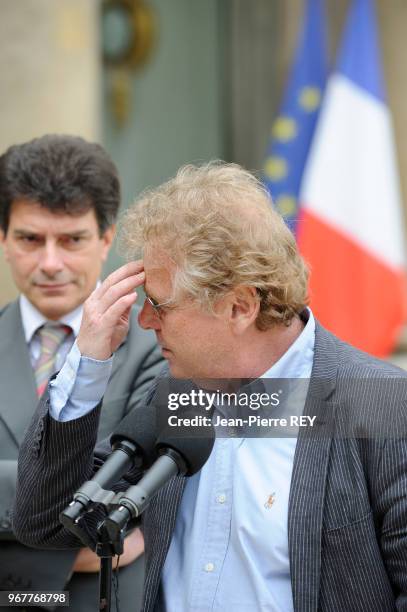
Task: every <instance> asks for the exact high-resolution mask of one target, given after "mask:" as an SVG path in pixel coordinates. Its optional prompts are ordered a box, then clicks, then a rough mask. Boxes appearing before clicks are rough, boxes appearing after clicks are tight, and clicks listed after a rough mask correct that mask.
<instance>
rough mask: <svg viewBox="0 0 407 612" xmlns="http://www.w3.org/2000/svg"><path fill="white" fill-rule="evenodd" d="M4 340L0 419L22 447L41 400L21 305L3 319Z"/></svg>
mask: <svg viewBox="0 0 407 612" xmlns="http://www.w3.org/2000/svg"><path fill="white" fill-rule="evenodd" d="M0 338H1V342H0V363H1V368H0V390H1V399H0V419H1V420H2V421H3V423H4V426H5V427H6V429H7V430H8V432H9V434H10V437H11V438H12V439H13V441H14V443H15V444H16V446H17V447H19V446H20V444H21V442H22V441H23V438H24V432H25V429H26V427H27V425H28V423H29V422H30V419H31V416H32V414H33V413H34V409H35V406H36V405H37V401H38V399H37V393H36V387H35V378H34V372H33V369H32V367H31V363H30V356H29V352H28V348H27V344H26V342H25V337H24V331H23V326H22V322H21V314H20V307H19V303H18V301H16V302H13V303H12V304H10V305H9V306H7V307H6V309H5V311H4V312H3V314H2V315H1V317H0Z"/></svg>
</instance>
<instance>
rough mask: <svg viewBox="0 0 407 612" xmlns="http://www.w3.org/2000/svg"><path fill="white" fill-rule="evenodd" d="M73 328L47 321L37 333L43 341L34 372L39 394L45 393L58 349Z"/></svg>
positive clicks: (39, 395)
mask: <svg viewBox="0 0 407 612" xmlns="http://www.w3.org/2000/svg"><path fill="white" fill-rule="evenodd" d="M71 331H72V329H71V328H70V327H69V326H68V325H62V324H61V323H45V324H44V325H43V326H42V327H40V328H39V329H38V330H37V332H36V334H37V336H38V338H39V340H40V342H41V352H40V356H39V357H38V360H37V363H36V364H35V368H34V373H35V380H36V385H37V395H38V397H41V395H42V394H43V393H44V391H45V389H46V387H47V384H48V381H49V379H50V377H51V375H52V374H53V373H54V371H55V370H54V368H55V358H56V356H57V352H58V349H59V348H60V346H61V345H62V343H63V341H64V340H65V338H66V337H67V336H68V334H70V333H71Z"/></svg>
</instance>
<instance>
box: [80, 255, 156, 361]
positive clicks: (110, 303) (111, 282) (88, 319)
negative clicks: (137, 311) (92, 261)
mask: <svg viewBox="0 0 407 612" xmlns="http://www.w3.org/2000/svg"><path fill="white" fill-rule="evenodd" d="M144 281H145V273H144V267H143V262H142V261H141V260H139V261H134V262H130V263H127V264H125V265H124V266H121V267H120V268H119V269H118V270H115V271H114V272H112V274H110V275H109V276H108V277H107V278H106V279H105V280H104V281H103V283H102V284H101V285H100V287H97V288H96V289H95V290H94V291H93V293H92V294H91V295H90V296H89V297H88V299H87V300H86V302H85V303H84V307H83V317H82V324H81V328H80V330H79V335H78V338H77V344H78V348H79V350H80V352H81V354H82V355H83V356H85V357H91V358H93V359H100V360H102V359H108V358H109V357H110V356H111V355H112V353H114V352H115V351H116V349H117V348H118V347H119V346H120V344H121V343H122V342H123V340H124V339H125V337H126V335H127V332H128V329H129V316H130V310H131V307H132V306H133V304H134V303H135V302H136V299H137V293H136V291H135V289H136V288H137V287H140V286H141V285H142V284H143V283H144Z"/></svg>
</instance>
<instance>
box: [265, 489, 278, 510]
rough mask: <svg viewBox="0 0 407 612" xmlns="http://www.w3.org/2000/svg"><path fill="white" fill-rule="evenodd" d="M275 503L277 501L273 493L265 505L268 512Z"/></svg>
mask: <svg viewBox="0 0 407 612" xmlns="http://www.w3.org/2000/svg"><path fill="white" fill-rule="evenodd" d="M275 501H276V494H275V493H272V494H271V495H269V496H268V498H267V501H266V503H265V504H264V507H265V508H266V510H270V508H272V506H273V504H274V502H275Z"/></svg>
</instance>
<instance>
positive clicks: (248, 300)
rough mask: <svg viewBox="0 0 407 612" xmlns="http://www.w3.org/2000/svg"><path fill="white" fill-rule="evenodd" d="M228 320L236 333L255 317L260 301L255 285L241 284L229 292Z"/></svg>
mask: <svg viewBox="0 0 407 612" xmlns="http://www.w3.org/2000/svg"><path fill="white" fill-rule="evenodd" d="M231 298H232V302H231V306H232V308H231V312H230V322H231V324H232V326H233V328H234V330H235V332H236V333H237V334H242V333H243V332H245V331H246V329H247V328H248V327H250V326H251V325H252V324H253V323H254V322H255V321H256V319H257V315H258V314H259V310H260V301H259V297H258V293H257V291H256V288H255V287H247V286H246V285H242V286H239V287H235V289H234V290H233V292H232V293H231Z"/></svg>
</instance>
